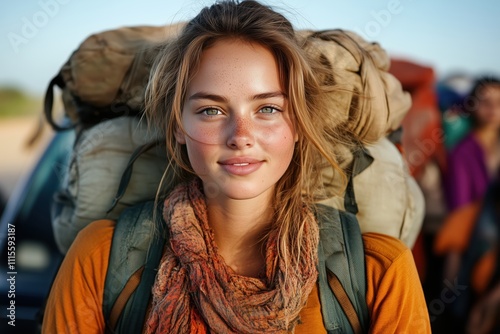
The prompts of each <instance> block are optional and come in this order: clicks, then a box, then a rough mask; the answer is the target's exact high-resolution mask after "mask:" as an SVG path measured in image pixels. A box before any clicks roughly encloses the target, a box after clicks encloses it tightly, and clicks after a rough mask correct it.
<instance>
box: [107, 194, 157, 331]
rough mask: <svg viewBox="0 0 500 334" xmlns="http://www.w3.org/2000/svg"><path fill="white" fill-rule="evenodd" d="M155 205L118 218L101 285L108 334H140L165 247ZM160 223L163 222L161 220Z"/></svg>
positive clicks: (131, 210)
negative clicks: (102, 285) (104, 279)
mask: <svg viewBox="0 0 500 334" xmlns="http://www.w3.org/2000/svg"><path fill="white" fill-rule="evenodd" d="M155 210H156V212H157V216H158V217H161V211H160V209H159V208H155V206H154V202H152V201H150V202H145V203H141V204H139V205H136V206H133V207H130V208H127V209H126V210H124V211H123V213H122V214H121V215H120V217H119V218H118V221H117V223H116V226H115V232H114V234H113V241H112V244H111V253H110V259H109V266H108V271H107V274H106V281H105V286H104V298H103V314H104V319H106V331H107V332H108V333H114V332H117V333H129V332H130V333H140V332H141V331H142V327H143V324H144V318H145V316H146V311H147V306H148V304H149V299H150V296H151V287H152V286H153V283H154V279H155V277H156V271H157V266H158V265H159V263H160V259H161V256H162V254H163V248H164V244H165V240H166V238H167V236H166V229H165V228H164V226H165V223H163V222H161V223H160V222H159V221H158V220H157V221H155V218H156V217H155V216H154V212H155ZM160 220H161V221H162V219H160Z"/></svg>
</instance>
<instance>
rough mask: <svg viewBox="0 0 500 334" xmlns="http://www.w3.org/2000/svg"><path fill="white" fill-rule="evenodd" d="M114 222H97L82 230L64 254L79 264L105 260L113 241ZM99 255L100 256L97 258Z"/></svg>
mask: <svg viewBox="0 0 500 334" xmlns="http://www.w3.org/2000/svg"><path fill="white" fill-rule="evenodd" d="M114 229H115V222H114V221H112V220H97V221H94V222H92V223H91V224H89V225H87V226H86V227H85V228H84V229H82V230H81V231H80V232H79V233H78V235H77V236H76V238H75V241H74V242H73V243H72V244H71V247H70V249H69V251H68V253H67V254H66V257H67V258H70V259H75V260H78V261H79V262H83V261H85V259H88V261H96V260H97V259H103V260H104V259H107V258H108V256H109V251H110V249H111V242H112V240H113V232H114ZM99 254H100V256H98V255H99Z"/></svg>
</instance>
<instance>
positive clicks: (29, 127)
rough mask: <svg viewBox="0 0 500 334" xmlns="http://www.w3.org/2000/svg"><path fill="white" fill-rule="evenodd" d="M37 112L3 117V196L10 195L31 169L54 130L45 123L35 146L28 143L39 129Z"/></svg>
mask: <svg viewBox="0 0 500 334" xmlns="http://www.w3.org/2000/svg"><path fill="white" fill-rule="evenodd" d="M38 122H39V121H38V118H37V116H29V117H18V118H12V119H11V118H7V119H0V194H1V195H0V196H2V197H3V198H4V199H8V197H9V196H10V194H11V193H12V191H13V190H14V188H15V186H16V184H17V183H18V182H20V181H21V180H22V179H23V177H24V176H25V175H26V173H27V172H29V170H30V169H31V167H32V166H33V164H34V163H35V162H36V160H37V158H38V157H39V156H40V154H41V152H42V150H43V149H44V148H45V146H46V145H47V143H48V139H49V138H50V137H51V135H52V134H53V132H52V130H51V129H50V128H47V127H45V128H44V131H43V132H42V136H41V138H40V139H39V140H37V142H36V144H35V145H33V147H26V143H27V141H28V140H29V138H30V137H31V136H32V135H33V134H34V133H35V132H36V129H37V125H38Z"/></svg>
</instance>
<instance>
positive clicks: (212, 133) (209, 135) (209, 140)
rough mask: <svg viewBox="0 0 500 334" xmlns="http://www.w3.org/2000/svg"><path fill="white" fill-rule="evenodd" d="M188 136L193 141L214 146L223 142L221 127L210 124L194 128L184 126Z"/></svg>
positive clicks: (188, 125)
mask: <svg viewBox="0 0 500 334" xmlns="http://www.w3.org/2000/svg"><path fill="white" fill-rule="evenodd" d="M184 128H185V130H186V134H187V135H188V136H189V137H190V138H191V139H192V140H193V141H197V142H200V143H203V144H208V145H214V144H221V143H223V142H224V140H223V137H222V136H223V131H222V130H223V129H221V127H220V126H217V125H214V124H210V125H206V126H193V125H190V124H187V125H185V126H184Z"/></svg>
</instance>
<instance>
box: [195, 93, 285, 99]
mask: <svg viewBox="0 0 500 334" xmlns="http://www.w3.org/2000/svg"><path fill="white" fill-rule="evenodd" d="M273 97H281V98H284V99H286V95H285V94H284V93H283V92H281V91H276V92H269V93H261V94H257V95H254V96H252V100H264V99H269V98H273ZM202 99H205V100H212V101H215V102H227V98H225V97H224V96H222V95H217V94H210V93H206V92H198V93H194V94H193V95H191V96H190V97H189V98H188V100H202Z"/></svg>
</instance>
